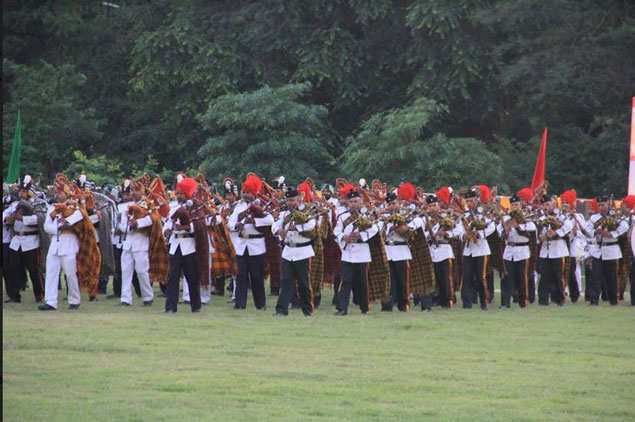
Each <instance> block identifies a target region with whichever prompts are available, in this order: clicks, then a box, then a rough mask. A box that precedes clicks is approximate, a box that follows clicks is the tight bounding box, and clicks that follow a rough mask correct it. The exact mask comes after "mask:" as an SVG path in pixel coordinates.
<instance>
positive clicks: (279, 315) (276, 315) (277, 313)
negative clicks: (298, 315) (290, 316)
mask: <svg viewBox="0 0 635 422" xmlns="http://www.w3.org/2000/svg"><path fill="white" fill-rule="evenodd" d="M273 316H275V317H281V316H287V314H283V313H282V312H276V313H275V314H273Z"/></svg>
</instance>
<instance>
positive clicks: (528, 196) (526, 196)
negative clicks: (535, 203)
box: [516, 188, 534, 202]
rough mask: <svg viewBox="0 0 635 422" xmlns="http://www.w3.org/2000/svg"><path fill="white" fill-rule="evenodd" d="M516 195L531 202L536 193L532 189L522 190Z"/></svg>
mask: <svg viewBox="0 0 635 422" xmlns="http://www.w3.org/2000/svg"><path fill="white" fill-rule="evenodd" d="M516 195H518V197H519V198H520V199H522V200H523V201H525V202H531V199H532V198H533V197H534V191H533V189H531V188H522V189H521V190H519V191H518V192H516Z"/></svg>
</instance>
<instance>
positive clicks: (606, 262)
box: [587, 195, 628, 305]
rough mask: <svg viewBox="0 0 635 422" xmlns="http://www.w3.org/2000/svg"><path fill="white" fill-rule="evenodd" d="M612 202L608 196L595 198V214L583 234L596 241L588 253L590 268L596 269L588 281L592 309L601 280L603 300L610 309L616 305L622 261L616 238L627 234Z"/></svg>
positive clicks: (596, 299)
mask: <svg viewBox="0 0 635 422" xmlns="http://www.w3.org/2000/svg"><path fill="white" fill-rule="evenodd" d="M612 202H613V201H612V198H611V197H610V196H609V195H599V196H598V197H597V206H598V210H599V212H598V213H596V214H593V215H592V216H591V217H590V218H589V224H588V225H587V231H589V232H590V233H592V235H593V236H594V237H595V239H596V246H595V247H594V249H595V251H592V252H591V254H592V256H593V257H594V258H593V264H595V265H596V268H595V271H594V276H593V277H591V280H592V283H593V285H592V287H591V291H590V293H591V304H592V305H597V304H598V299H599V294H600V289H601V286H600V285H599V281H600V280H601V279H602V278H603V279H604V281H605V282H606V287H607V296H608V300H609V302H610V303H611V305H617V301H618V294H619V292H618V285H617V271H618V265H619V260H620V259H621V258H622V252H621V250H620V246H619V244H618V238H619V237H620V236H622V235H624V234H626V233H627V232H628V223H627V222H626V221H624V220H623V219H618V218H617V216H616V213H615V210H614V209H613V207H612V205H613V204H612ZM598 252H599V253H598ZM598 267H599V268H598ZM599 271H601V277H599V276H598V275H599V274H598V272H599Z"/></svg>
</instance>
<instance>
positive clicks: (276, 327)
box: [2, 290, 635, 421]
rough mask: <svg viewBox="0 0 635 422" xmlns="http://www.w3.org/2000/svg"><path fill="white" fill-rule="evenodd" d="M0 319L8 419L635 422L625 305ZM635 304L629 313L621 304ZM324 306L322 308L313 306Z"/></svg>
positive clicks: (634, 350)
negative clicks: (340, 314)
mask: <svg viewBox="0 0 635 422" xmlns="http://www.w3.org/2000/svg"><path fill="white" fill-rule="evenodd" d="M325 293H326V296H325V300H324V302H323V307H322V308H321V309H319V310H318V312H317V314H316V315H315V316H314V317H313V318H311V319H305V318H304V317H302V316H301V313H300V312H299V311H292V312H293V313H292V314H291V315H290V316H289V317H287V318H273V317H272V312H273V308H274V306H275V299H276V298H274V297H268V298H267V300H268V308H269V309H268V310H267V311H265V312H262V311H256V310H255V309H254V308H253V307H251V308H248V309H247V310H246V311H233V310H232V309H231V308H230V305H229V304H227V303H225V301H226V298H218V297H214V299H213V302H212V304H211V305H210V306H206V307H204V308H203V310H202V312H201V313H200V314H191V313H190V312H189V307H182V306H179V312H178V313H177V314H174V315H172V314H170V315H166V314H163V313H162V310H163V305H164V299H163V298H157V300H156V301H155V304H154V306H153V307H151V308H144V307H142V306H141V302H140V301H139V300H138V299H136V298H135V304H134V306H133V307H131V308H121V307H117V306H115V302H114V301H112V300H106V299H105V298H102V299H100V301H99V302H97V303H89V302H88V301H87V300H85V299H86V298H85V297H83V298H82V300H83V302H82V305H81V309H80V310H79V311H78V312H71V311H68V310H66V304H65V303H63V302H61V305H60V309H61V310H60V311H57V312H40V311H37V309H36V305H35V304H34V303H33V299H32V295H31V292H30V291H27V292H25V294H23V303H22V304H8V305H5V306H4V308H3V313H2V323H3V342H2V350H3V378H2V380H3V392H2V396H3V412H2V413H3V418H4V420H5V421H29V420H47V421H52V420H85V421H99V420H116V421H128V420H138V421H141V420H166V421H167V420H169V421H185V420H229V421H234V420H250V421H253V420H272V419H275V420H284V419H287V420H318V419H326V420H355V419H364V420H444V421H446V420H488V421H490V420H550V421H572V420H576V421H577V420H601V421H612V420H616V421H617V420H631V421H632V420H635V406H634V403H635V400H634V399H635V308H633V307H631V306H627V305H626V304H625V303H622V304H620V305H619V306H618V307H610V306H608V305H606V304H603V305H601V306H600V307H596V308H590V307H588V306H586V305H585V304H584V303H578V304H568V305H567V306H565V307H564V308H558V307H556V306H550V307H548V308H545V307H538V306H532V307H530V308H529V309H526V310H520V309H519V308H513V309H511V310H498V309H497V307H496V306H494V307H493V309H490V311H489V312H482V311H480V310H478V309H473V310H471V311H464V310H461V309H455V310H451V311H449V310H440V309H438V308H437V309H435V310H433V312H430V313H422V312H420V311H418V310H417V311H413V312H411V313H408V314H403V313H397V312H393V313H392V314H391V313H381V312H378V311H377V306H375V307H374V309H373V310H372V311H371V314H370V315H369V316H362V315H360V314H359V312H358V311H357V310H353V312H352V313H351V314H349V316H348V317H345V318H339V317H335V316H333V315H332V308H331V306H330V290H327V291H326V292H325ZM629 303H630V302H629ZM324 305H326V306H324Z"/></svg>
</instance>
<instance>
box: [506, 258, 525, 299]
mask: <svg viewBox="0 0 635 422" xmlns="http://www.w3.org/2000/svg"><path fill="white" fill-rule="evenodd" d="M504 262H505V270H506V272H507V274H506V275H505V277H503V278H502V279H501V305H502V306H507V307H508V308H509V307H510V306H511V304H510V298H511V296H512V294H513V292H514V291H517V292H518V303H519V304H520V306H521V307H523V308H524V307H525V306H527V303H528V302H529V292H528V290H529V274H528V272H529V260H528V259H523V260H520V261H507V260H505V261H504Z"/></svg>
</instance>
